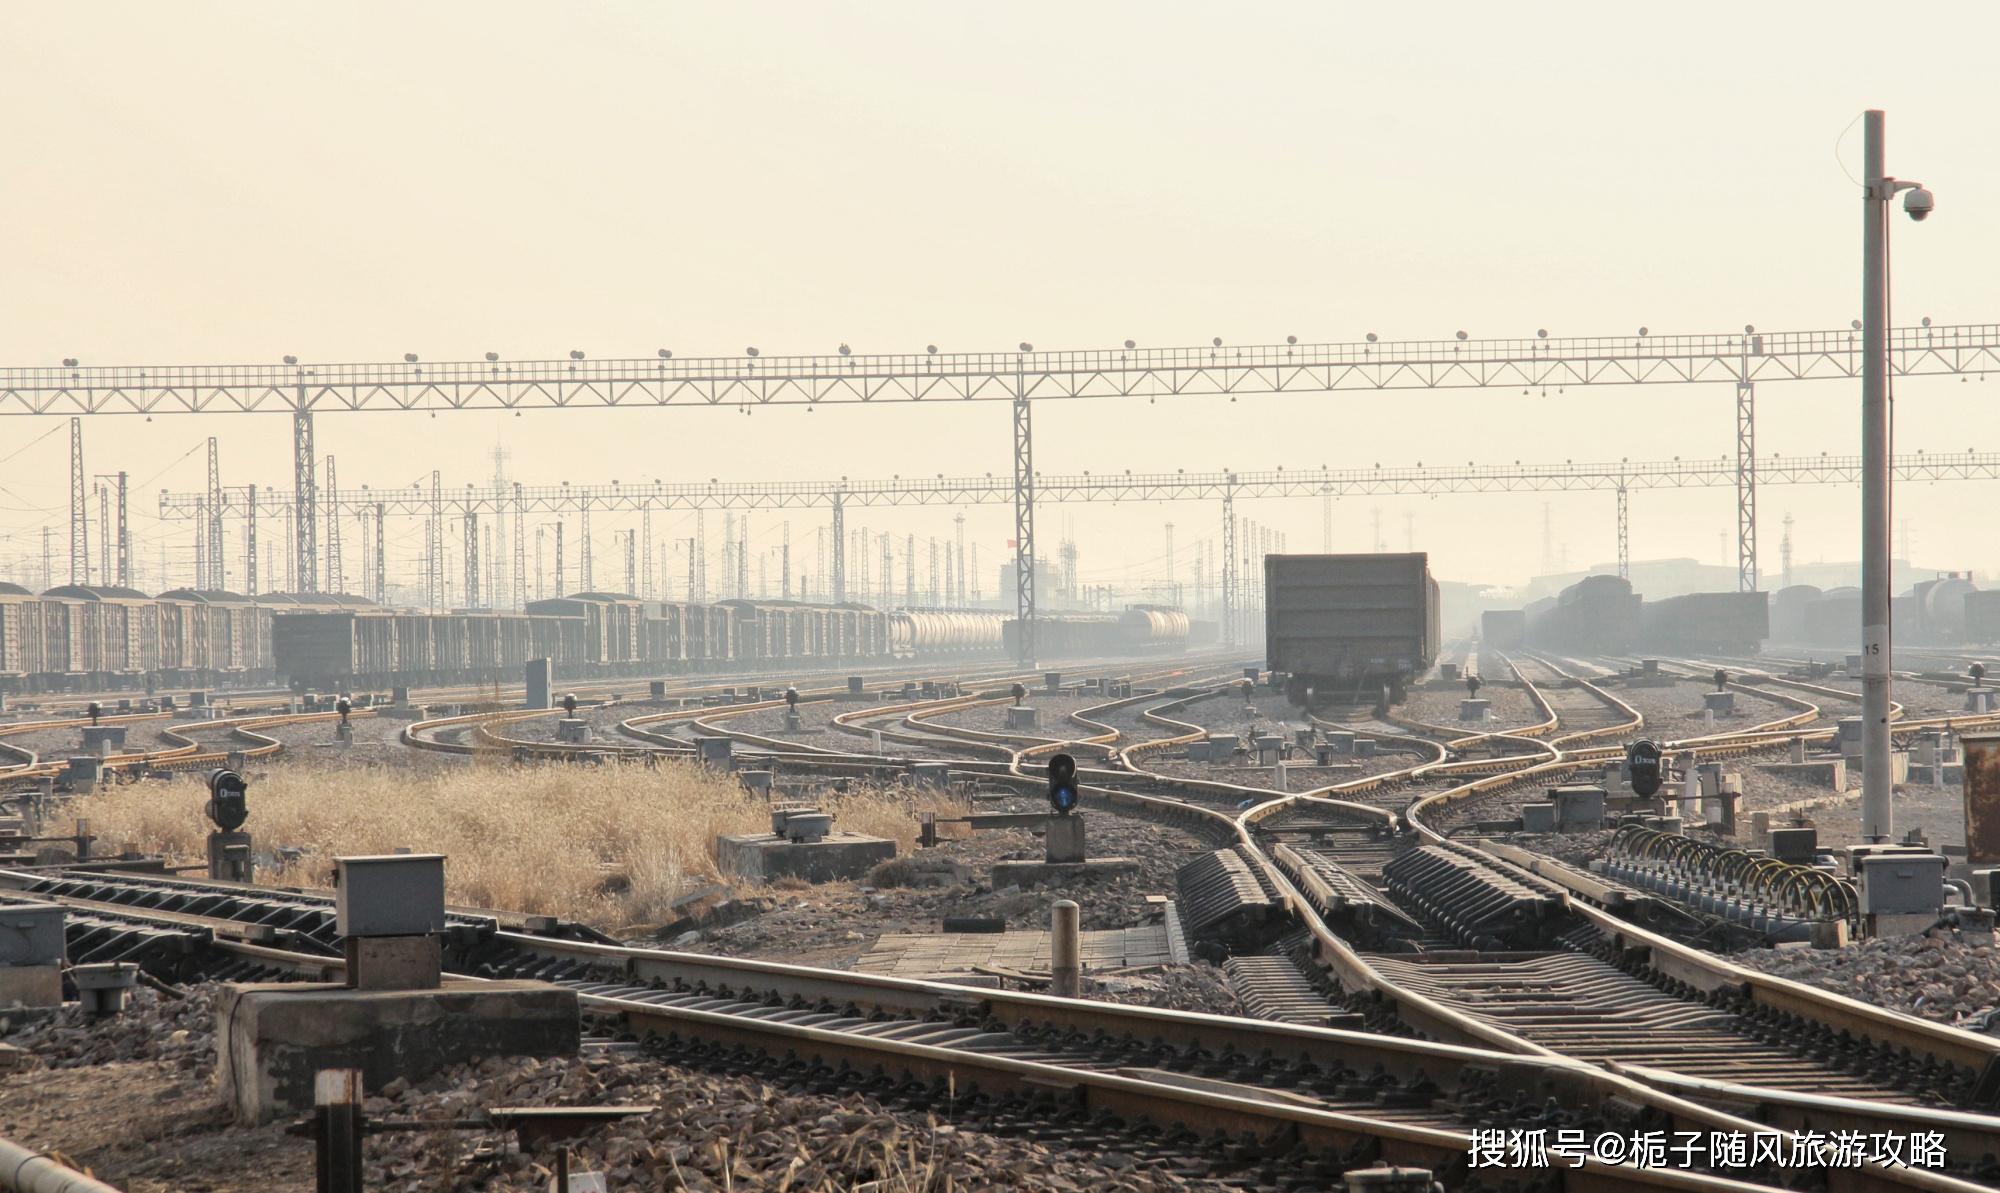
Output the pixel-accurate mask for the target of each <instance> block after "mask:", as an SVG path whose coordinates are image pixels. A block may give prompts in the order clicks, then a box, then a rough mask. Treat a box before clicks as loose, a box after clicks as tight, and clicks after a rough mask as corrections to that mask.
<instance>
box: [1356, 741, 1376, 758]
mask: <svg viewBox="0 0 2000 1193" xmlns="http://www.w3.org/2000/svg"><path fill="white" fill-rule="evenodd" d="M1354 756H1355V757H1356V758H1373V757H1374V756H1375V739H1374V738H1372V737H1357V738H1355V739H1354Z"/></svg>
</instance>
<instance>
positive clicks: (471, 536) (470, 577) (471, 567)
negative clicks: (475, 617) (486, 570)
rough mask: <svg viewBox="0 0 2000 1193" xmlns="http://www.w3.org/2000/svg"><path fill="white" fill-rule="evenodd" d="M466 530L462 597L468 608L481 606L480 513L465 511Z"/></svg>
mask: <svg viewBox="0 0 2000 1193" xmlns="http://www.w3.org/2000/svg"><path fill="white" fill-rule="evenodd" d="M461 525H462V526H463V527H464V530H465V561H464V563H465V590H464V592H463V593H461V594H460V599H461V600H462V601H463V602H464V603H465V607H466V608H468V609H477V608H479V515H478V514H475V513H473V512H472V511H471V510H467V511H465V517H464V518H463V519H461Z"/></svg>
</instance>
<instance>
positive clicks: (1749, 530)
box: [1736, 327, 1757, 592]
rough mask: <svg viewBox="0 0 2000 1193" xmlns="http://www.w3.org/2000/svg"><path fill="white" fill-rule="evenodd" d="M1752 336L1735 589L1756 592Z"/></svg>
mask: <svg viewBox="0 0 2000 1193" xmlns="http://www.w3.org/2000/svg"><path fill="white" fill-rule="evenodd" d="M1752 334H1753V332H1752V329H1751V328H1749V327H1745V328H1744V329H1743V355H1742V359H1741V362H1740V364H1739V366H1738V372H1737V374H1736V589H1737V591H1738V592H1755V591H1757V387H1756V385H1754V384H1752V383H1751V380H1750V347H1751V336H1752Z"/></svg>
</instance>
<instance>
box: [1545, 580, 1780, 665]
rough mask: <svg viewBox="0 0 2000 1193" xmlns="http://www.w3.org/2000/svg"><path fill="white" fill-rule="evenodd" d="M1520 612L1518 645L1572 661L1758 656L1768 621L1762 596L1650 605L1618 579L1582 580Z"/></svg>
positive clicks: (1693, 597)
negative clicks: (1649, 655)
mask: <svg viewBox="0 0 2000 1193" xmlns="http://www.w3.org/2000/svg"><path fill="white" fill-rule="evenodd" d="M1523 613H1524V614H1525V626H1524V629H1523V634H1522V643H1523V645H1525V646H1527V647H1528V648H1530V649H1533V650H1547V651H1559V652H1562V653H1565V654H1577V655H1622V654H1630V653H1634V652H1642V653H1651V652H1659V653H1662V654H1696V655H1700V654H1729V655H1746V654H1756V653H1757V651H1758V650H1759V649H1760V648H1761V647H1762V645H1763V642H1764V640H1765V639H1766V638H1768V637H1769V636H1770V633H1771V620H1772V614H1771V604H1770V600H1769V598H1768V596H1767V594H1765V593H1761V592H1696V593H1689V594H1687V595H1685V596H1677V597H1668V598H1666V599H1665V600H1658V601H1649V600H1646V599H1645V598H1644V597H1643V596H1641V595H1640V594H1638V593H1635V592H1633V591H1632V584H1631V582H1630V581H1629V580H1625V579H1622V578H1620V577H1618V576H1586V577H1584V578H1583V579H1581V580H1579V581H1577V582H1576V583H1575V584H1572V585H1570V586H1569V587H1568V588H1565V589H1563V590H1562V591H1561V592H1559V593H1557V594H1556V595H1555V596H1553V597H1545V598H1543V599H1542V600H1539V601H1535V602H1534V603H1532V604H1530V605H1529V606H1528V607H1527V608H1526V609H1525V610H1523Z"/></svg>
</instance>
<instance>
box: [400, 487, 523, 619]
mask: <svg viewBox="0 0 2000 1193" xmlns="http://www.w3.org/2000/svg"><path fill="white" fill-rule="evenodd" d="M375 508H376V509H377V510H378V511H379V510H380V509H381V508H382V507H381V506H379V505H378V506H376V507H375ZM526 526H527V520H526V519H525V518H523V517H522V516H521V483H520V482H519V481H516V482H514V592H513V598H514V599H513V606H514V608H516V609H525V608H527V607H528V575H527V566H528V540H527V530H526ZM535 535H536V541H535V550H536V552H537V554H536V556H535V591H536V593H537V594H538V595H539V593H540V592H541V584H542V576H541V566H542V557H541V555H540V551H541V537H540V536H541V531H539V530H537V531H536V532H535Z"/></svg>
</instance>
